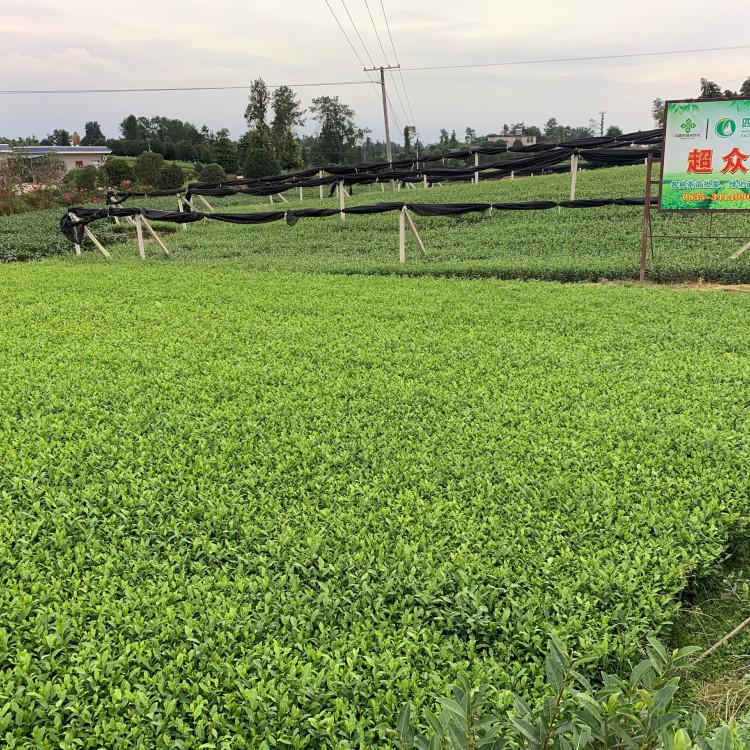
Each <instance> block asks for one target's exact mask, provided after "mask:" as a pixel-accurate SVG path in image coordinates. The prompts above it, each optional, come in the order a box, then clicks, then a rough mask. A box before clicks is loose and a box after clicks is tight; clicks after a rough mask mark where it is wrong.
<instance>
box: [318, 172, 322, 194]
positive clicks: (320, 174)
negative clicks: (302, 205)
mask: <svg viewBox="0 0 750 750" xmlns="http://www.w3.org/2000/svg"><path fill="white" fill-rule="evenodd" d="M318 179H320V180H322V179H323V170H322V169H321V170H320V171H319V172H318ZM320 200H323V186H322V185H321V186H320Z"/></svg>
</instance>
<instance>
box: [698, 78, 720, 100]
mask: <svg viewBox="0 0 750 750" xmlns="http://www.w3.org/2000/svg"><path fill="white" fill-rule="evenodd" d="M721 96H722V91H721V87H720V86H719V84H718V83H715V82H714V81H709V80H708V78H701V95H700V96H699V97H698V98H699V99H718V98H719V97H721Z"/></svg>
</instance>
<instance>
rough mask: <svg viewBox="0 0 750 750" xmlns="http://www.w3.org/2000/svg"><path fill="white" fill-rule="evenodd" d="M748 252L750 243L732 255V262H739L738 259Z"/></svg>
mask: <svg viewBox="0 0 750 750" xmlns="http://www.w3.org/2000/svg"><path fill="white" fill-rule="evenodd" d="M746 250H750V242H748V243H747V244H745V245H743V246H742V247H741V248H740V249H739V250H738V251H737V252H736V253H732V254H731V255H730V256H729V257H730V258H731V259H732V260H737V258H739V257H740V255H742V253H744V252H745V251H746Z"/></svg>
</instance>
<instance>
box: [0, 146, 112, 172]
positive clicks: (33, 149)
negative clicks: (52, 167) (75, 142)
mask: <svg viewBox="0 0 750 750" xmlns="http://www.w3.org/2000/svg"><path fill="white" fill-rule="evenodd" d="M52 151H54V152H55V153H56V154H58V155H59V156H61V157H62V160H63V161H64V162H65V169H66V170H67V171H70V170H71V169H80V168H81V167H88V166H89V165H93V166H95V167H101V165H102V164H104V162H105V161H107V157H108V156H109V155H110V154H111V153H112V151H110V149H108V148H107V147H106V146H17V147H16V148H11V147H10V146H9V145H8V144H7V143H0V159H7V158H9V157H11V156H12V155H13V153H14V152H20V153H22V154H23V155H24V156H25V157H26V158H27V159H39V158H40V157H42V156H45V155H46V154H49V153H50V152H52Z"/></svg>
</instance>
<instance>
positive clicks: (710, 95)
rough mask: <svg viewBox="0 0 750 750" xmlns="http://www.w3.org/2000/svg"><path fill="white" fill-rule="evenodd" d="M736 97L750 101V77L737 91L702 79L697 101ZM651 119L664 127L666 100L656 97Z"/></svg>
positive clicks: (658, 126) (652, 106) (658, 125)
mask: <svg viewBox="0 0 750 750" xmlns="http://www.w3.org/2000/svg"><path fill="white" fill-rule="evenodd" d="M736 96H743V97H745V98H746V99H750V76H748V77H747V78H746V79H745V80H744V82H743V83H742V86H740V88H739V89H738V90H737V91H732V89H722V88H721V86H719V84H718V83H716V81H710V80H709V79H708V78H701V81H700V93H699V94H698V96H697V97H696V99H731V98H733V97H736ZM651 117H653V118H654V123H655V124H656V127H657V128H661V127H664V100H663V99H662V98H661V97H658V96H657V97H656V99H654V101H653V104H652V105H651Z"/></svg>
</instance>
